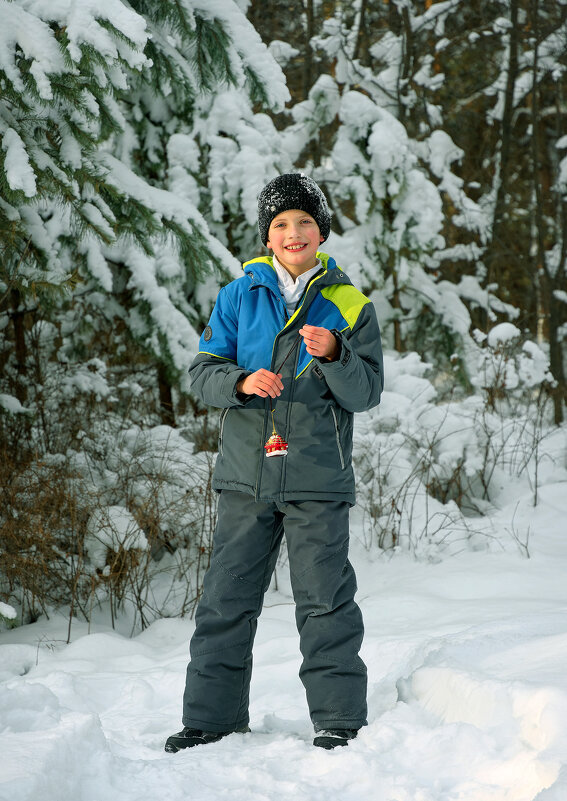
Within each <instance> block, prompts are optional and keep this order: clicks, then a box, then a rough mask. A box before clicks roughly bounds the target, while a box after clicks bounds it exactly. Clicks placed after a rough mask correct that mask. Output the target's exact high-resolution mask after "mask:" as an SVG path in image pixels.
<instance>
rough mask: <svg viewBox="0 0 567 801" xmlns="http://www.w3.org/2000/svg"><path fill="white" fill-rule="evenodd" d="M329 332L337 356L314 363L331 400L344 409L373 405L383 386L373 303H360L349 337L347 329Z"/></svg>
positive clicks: (380, 351)
mask: <svg viewBox="0 0 567 801" xmlns="http://www.w3.org/2000/svg"><path fill="white" fill-rule="evenodd" d="M333 333H334V334H335V336H336V337H337V339H338V340H339V343H340V346H341V348H340V353H339V357H338V359H337V360H336V361H334V362H329V361H326V360H323V359H317V362H318V363H319V367H320V368H321V371H322V373H323V375H324V377H325V381H326V382H327V386H328V387H329V389H330V391H331V392H332V393H333V396H334V397H335V400H336V401H337V403H338V404H339V405H340V406H342V407H343V408H344V409H346V410H347V411H348V412H364V411H367V410H368V409H371V408H372V407H373V406H377V405H378V404H379V403H380V396H381V394H382V389H383V388H384V360H383V356H382V342H381V338H380V327H379V325H378V320H377V318H376V311H375V309H374V306H373V304H372V303H366V304H365V305H364V306H363V308H362V310H361V312H360V315H359V317H358V320H357V322H356V324H355V326H354V328H353V329H352V332H351V333H350V336H349V332H348V330H347V331H345V332H339V331H336V330H334V331H333Z"/></svg>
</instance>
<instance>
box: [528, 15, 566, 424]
mask: <svg viewBox="0 0 567 801" xmlns="http://www.w3.org/2000/svg"><path fill="white" fill-rule="evenodd" d="M531 11H532V24H533V29H534V38H535V44H534V55H533V65H532V70H533V72H532V109H531V111H532V131H531V133H532V136H531V150H532V164H533V185H534V197H535V209H534V222H535V234H536V243H535V244H536V248H535V250H536V253H537V256H536V258H537V269H538V270H540V271H541V272H542V274H543V281H542V282H541V286H542V288H543V290H544V295H543V303H544V304H545V306H546V308H547V329H548V331H547V333H548V340H549V362H550V364H549V366H550V370H551V373H552V375H553V377H554V379H555V381H556V382H557V383H556V387H555V388H554V390H553V394H552V397H553V409H554V418H555V423H556V424H557V425H559V424H560V423H562V422H563V419H564V415H563V403H564V400H565V394H566V392H565V390H566V388H565V373H564V369H563V347H562V342H561V337H560V332H559V329H560V319H561V316H560V311H559V301H558V299H557V297H556V296H555V290H557V289H559V288H560V285H559V283H558V276H559V275H561V273H562V270H561V267H559V269H557V271H555V272H554V271H553V270H551V269H550V266H549V263H548V259H547V254H546V250H545V237H546V220H545V215H544V210H543V203H544V197H543V196H544V192H543V187H542V177H543V175H542V166H541V160H542V147H543V143H542V141H541V138H542V137H541V127H542V124H543V123H542V121H541V119H540V113H539V91H540V89H539V84H538V69H539V44H540V31H539V26H538V20H539V0H532V2H531ZM563 221H564V224H563V230H562V235H563V247H562V256H565V252H566V250H565V238H566V237H567V220H566V219H565V215H564V216H563Z"/></svg>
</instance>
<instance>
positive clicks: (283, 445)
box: [264, 334, 301, 456]
mask: <svg viewBox="0 0 567 801" xmlns="http://www.w3.org/2000/svg"><path fill="white" fill-rule="evenodd" d="M300 341H301V334H298V335H297V336H296V338H295V339H294V340H293V342H292V344H291V347H290V349H289V350H288V352H287V353H286V355H285V356H284V358H283V361H282V363H281V364H280V366H279V367H278V368H277V370H276V373H279V372H280V371H281V370H282V368H283V366H284V364H285V363H286V362H287V360H288V359H289V357H290V356H291V354H292V353H293V351H294V350H295V349H296V347H297V346H298V344H299V342H300ZM274 411H275V410H274V404H273V402H272V398H271V396H270V414H271V415H272V435H271V437H270V439H269V440H268V442H267V443H266V445H265V446H264V447H265V448H266V449H267V455H268V456H270V455H272V456H274V455H280V456H281V455H284V454H285V452H286V451H287V443H285V442H283V440H282V439H281V437H279V438H278V439H279V440H280V443H281V444H280V445H279V446H278V449H277V450H275V451H274V450H273V448H274V446H272V445H271V443H270V440H271V439H272V437H277V435H278V432H277V431H276V422H275V419H274ZM280 447H281V448H283V450H280V449H279V448H280Z"/></svg>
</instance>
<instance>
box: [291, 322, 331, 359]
mask: <svg viewBox="0 0 567 801" xmlns="http://www.w3.org/2000/svg"><path fill="white" fill-rule="evenodd" d="M299 333H300V334H301V336H302V337H303V341H304V342H305V347H306V349H307V353H309V354H310V355H311V356H317V357H318V358H319V359H328V361H330V362H333V361H335V359H338V357H339V343H338V342H337V340H336V338H335V335H334V334H333V333H331V331H329V330H328V328H319V326H316V325H304V326H303V328H300V329H299Z"/></svg>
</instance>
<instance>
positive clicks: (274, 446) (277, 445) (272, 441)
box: [264, 433, 288, 456]
mask: <svg viewBox="0 0 567 801" xmlns="http://www.w3.org/2000/svg"><path fill="white" fill-rule="evenodd" d="M287 447H288V445H287V442H286V441H285V439H284V438H283V437H280V435H279V434H276V433H274V434H272V436H271V437H270V438H269V440H268V441H267V442H266V444H265V445H264V448H265V449H266V456H287Z"/></svg>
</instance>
